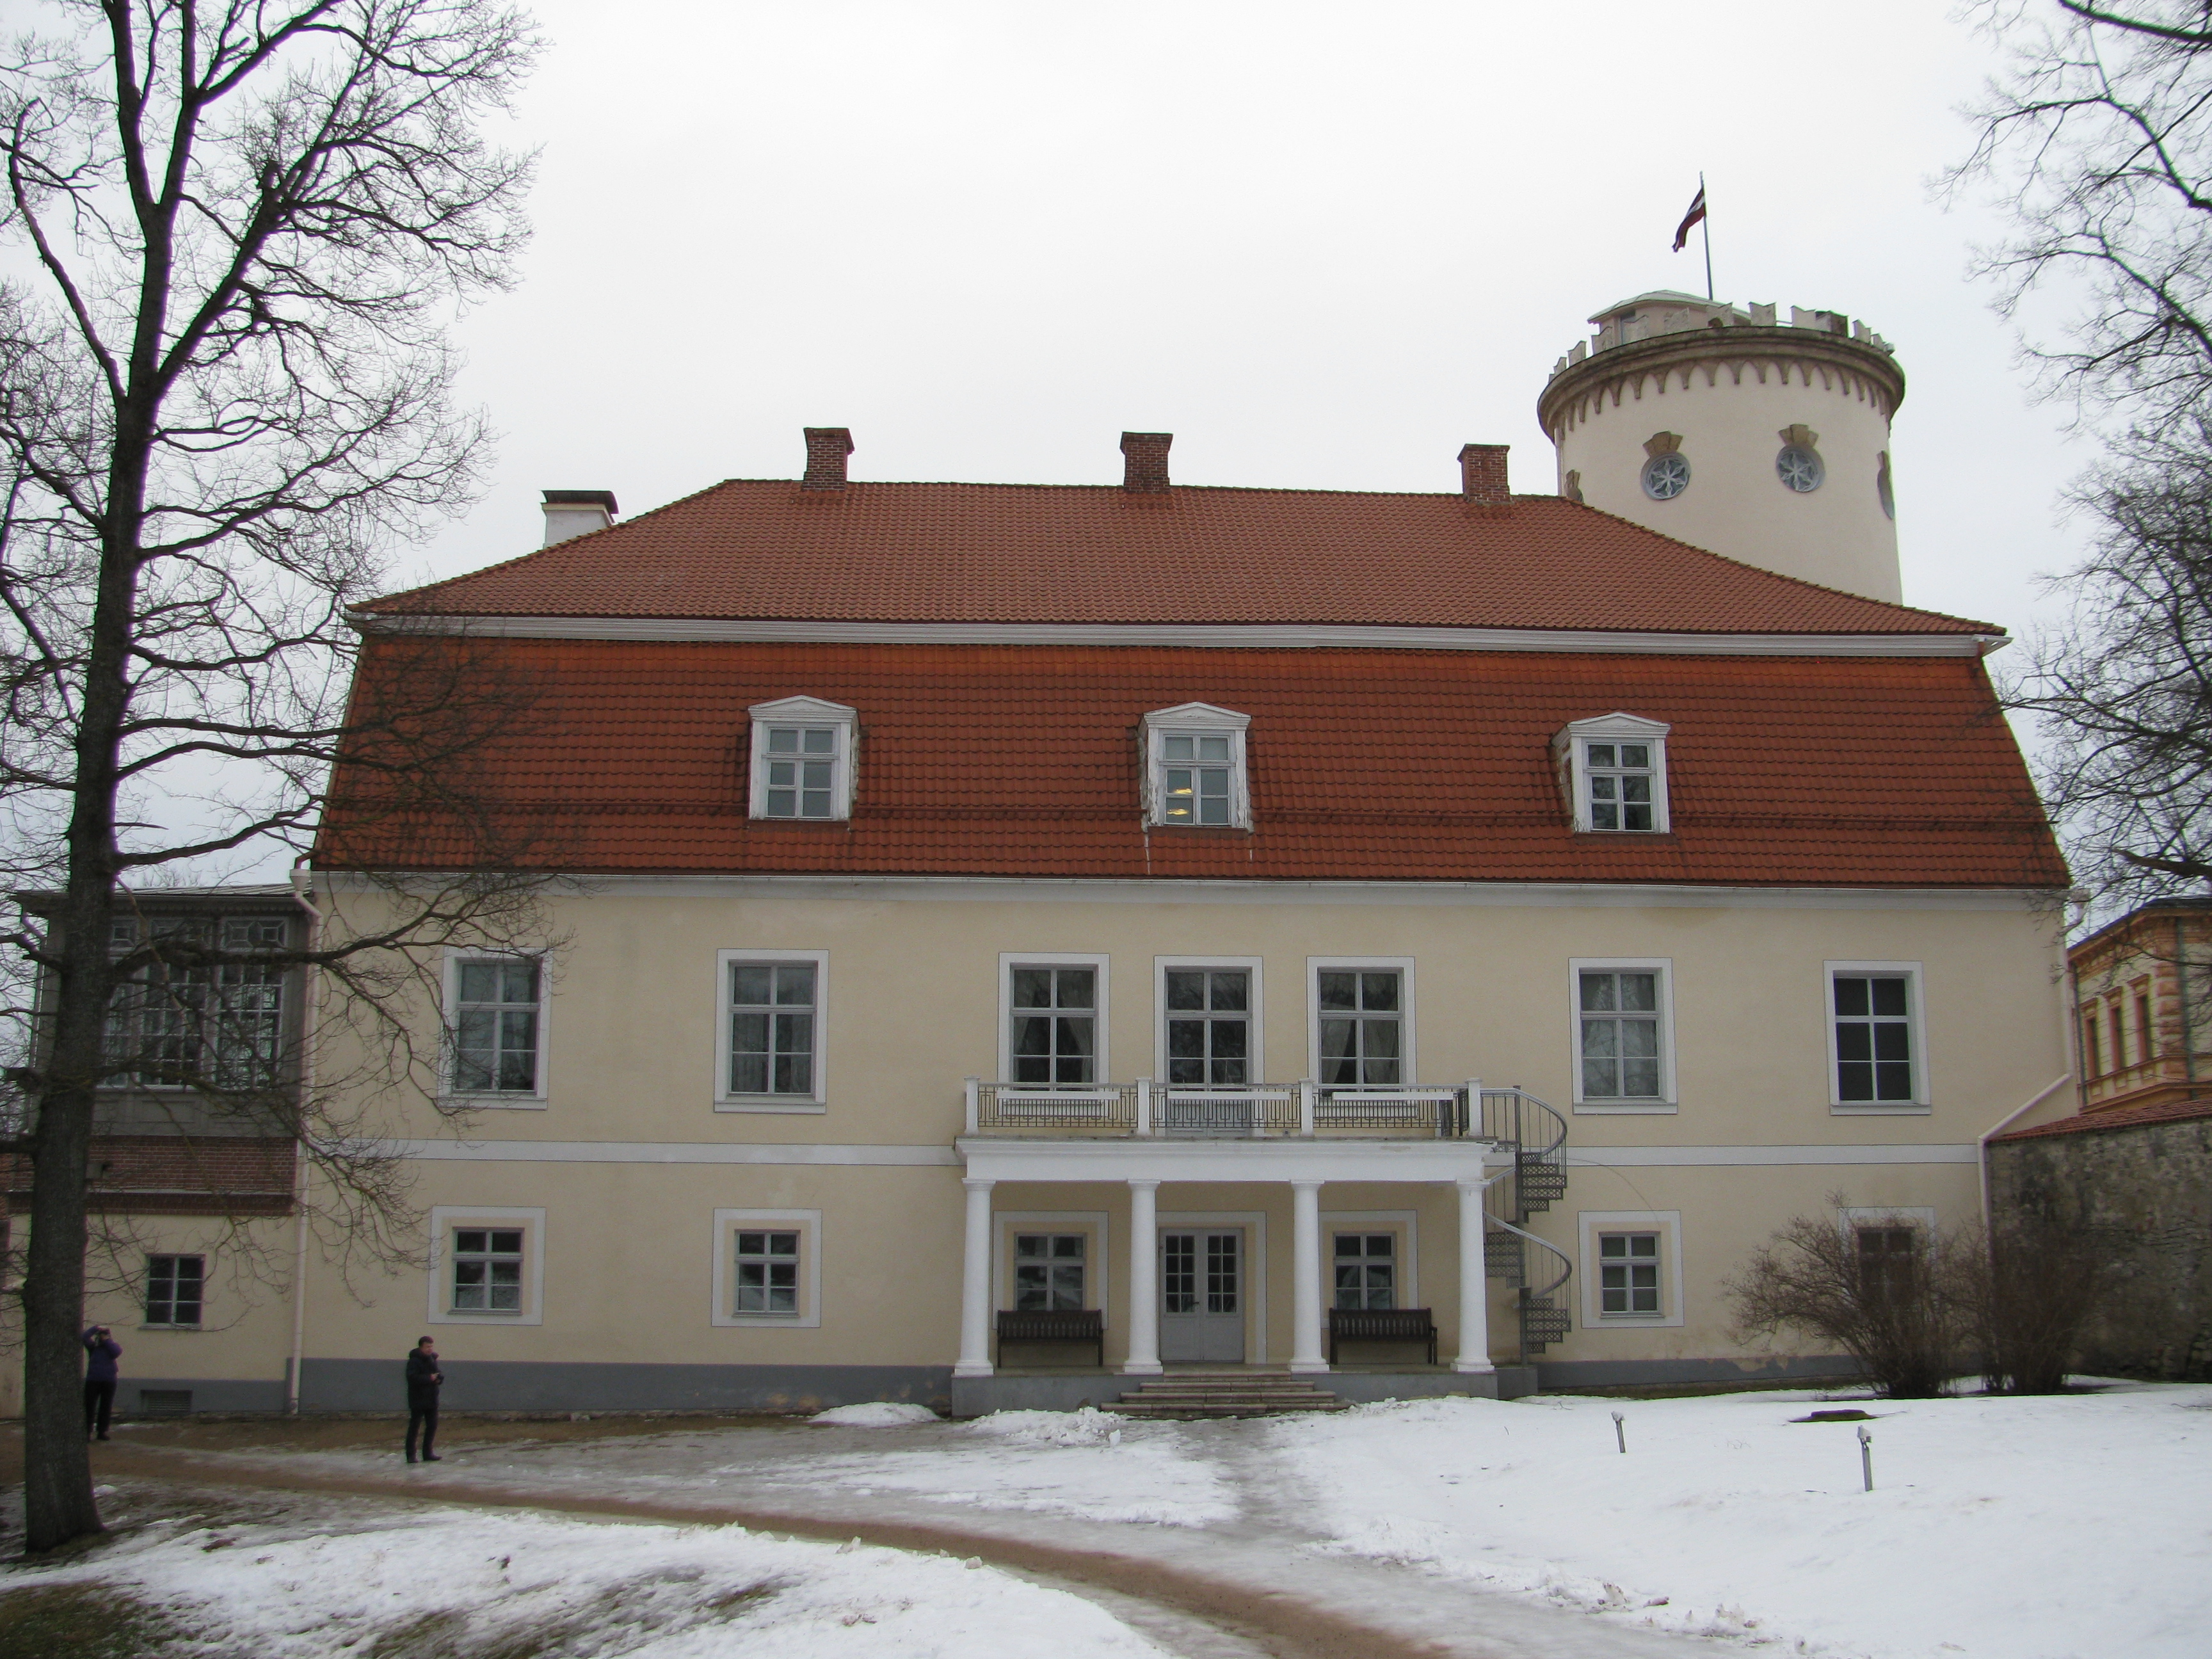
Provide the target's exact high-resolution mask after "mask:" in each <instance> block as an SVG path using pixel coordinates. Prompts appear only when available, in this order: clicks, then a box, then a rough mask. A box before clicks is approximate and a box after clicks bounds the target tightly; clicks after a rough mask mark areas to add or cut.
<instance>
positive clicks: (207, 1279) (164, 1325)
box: [138, 1249, 215, 1331]
mask: <svg viewBox="0 0 2212 1659" xmlns="http://www.w3.org/2000/svg"><path fill="white" fill-rule="evenodd" d="M157 1256H162V1257H167V1259H168V1260H169V1261H184V1260H185V1259H186V1258H187V1257H191V1258H196V1259H197V1261H198V1262H199V1264H200V1316H199V1317H198V1318H197V1319H195V1320H193V1321H192V1322H191V1324H189V1325H187V1324H185V1322H183V1321H181V1320H176V1319H165V1320H161V1321H159V1322H156V1321H155V1320H153V1319H151V1318H149V1317H148V1315H149V1313H150V1312H151V1304H152V1303H153V1299H154V1261H155V1257H157ZM145 1257H146V1285H145V1289H144V1291H143V1292H142V1293H141V1294H140V1296H139V1297H138V1328H139V1329H140V1330H142V1331H200V1330H205V1329H207V1328H208V1319H207V1304H208V1289H209V1286H210V1284H211V1283H212V1282H213V1280H214V1278H215V1274H214V1272H213V1271H212V1267H211V1265H210V1264H211V1263H212V1262H213V1261H214V1259H215V1252H214V1251H212V1250H207V1249H198V1250H184V1249H168V1250H148V1251H146V1252H145ZM175 1282H176V1281H175V1280H174V1279H171V1280H170V1284H171V1286H172V1291H173V1287H174V1285H175ZM169 1305H170V1307H171V1308H174V1307H175V1306H176V1297H175V1296H174V1294H172V1295H171V1297H170V1298H169Z"/></svg>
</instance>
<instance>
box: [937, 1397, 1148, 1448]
mask: <svg viewBox="0 0 2212 1659" xmlns="http://www.w3.org/2000/svg"><path fill="white" fill-rule="evenodd" d="M1128 1420H1129V1419H1127V1418H1126V1417H1123V1416H1122V1415H1121V1413H1118V1412H1102V1411H1100V1410H1099V1409H1098V1408H1097V1407H1096V1406H1083V1407H1078V1408H1077V1409H1076V1410H1074V1411H1072V1412H993V1413H991V1414H990V1415H989V1416H987V1417H979V1418H977V1419H975V1421H974V1422H972V1423H970V1424H969V1425H968V1428H969V1431H970V1432H971V1433H975V1434H993V1435H998V1436H1000V1437H1002V1438H1004V1439H1006V1440H1008V1441H1011V1442H1013V1443H1016V1444H1018V1445H1024V1446H1118V1445H1120V1444H1121V1430H1122V1428H1123V1427H1124V1425H1127V1422H1128Z"/></svg>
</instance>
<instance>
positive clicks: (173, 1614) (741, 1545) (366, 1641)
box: [0, 1510, 1160, 1659]
mask: <svg viewBox="0 0 2212 1659" xmlns="http://www.w3.org/2000/svg"><path fill="white" fill-rule="evenodd" d="M70 1584H96V1585H99V1586H101V1587H102V1593H103V1594H107V1593H111V1592H112V1590H114V1589H120V1590H122V1591H124V1592H125V1593H126V1594H128V1595H131V1596H132V1597H134V1598H135V1599H137V1601H140V1602H143V1603H145V1604H148V1605H150V1606H152V1607H155V1608H156V1609H158V1610H159V1611H160V1612H161V1613H163V1614H166V1615H167V1617H168V1619H169V1620H172V1621H173V1623H174V1625H176V1626H181V1627H182V1628H183V1630H185V1631H186V1632H190V1633H191V1636H192V1637H194V1638H198V1640H199V1641H201V1642H204V1643H206V1644H210V1645H209V1646H208V1647H204V1648H200V1649H198V1650H199V1651H201V1652H212V1653H216V1654H223V1655H231V1654H236V1655H241V1656H242V1655H252V1656H256V1659H259V1656H270V1655H281V1656H283V1659H348V1656H352V1655H356V1654H362V1653H376V1654H386V1653H430V1652H435V1653H457V1652H459V1653H492V1652H496V1653H524V1652H527V1653H531V1654H538V1653H567V1654H621V1655H624V1656H634V1659H693V1656H702V1659H703V1656H708V1655H726V1654H729V1653H732V1652H742V1653H744V1655H745V1656H746V1659H848V1656H850V1659H879V1656H890V1655H896V1656H899V1659H907V1656H938V1655H944V1656H947V1659H951V1656H956V1655H957V1656H960V1659H973V1656H975V1655H979V1654H994V1655H995V1654H1022V1653H1047V1652H1049V1653H1052V1654H1054V1655H1056V1656H1058V1655H1067V1656H1080V1659H1159V1656H1160V1650H1159V1649H1158V1648H1157V1647H1155V1646H1153V1645H1152V1644H1151V1643H1150V1642H1147V1641H1146V1640H1145V1639H1144V1638H1142V1637H1139V1635H1137V1634H1136V1633H1135V1632H1133V1631H1130V1630H1129V1629H1127V1627H1125V1626H1122V1625H1121V1623H1119V1622H1118V1621H1117V1620H1115V1619H1114V1618H1113V1617H1112V1616H1111V1615H1109V1614H1108V1613H1104V1612H1103V1611H1101V1610H1100V1609H1099V1608H1097V1607H1093V1606H1091V1604H1090V1603H1089V1602H1087V1601H1079V1600H1078V1599H1077V1598H1076V1597H1074V1596H1073V1595H1066V1594H1064V1593H1062V1592H1060V1591H1057V1590H1052V1589H1040V1588H1038V1587H1036V1586H1035V1585H1031V1584H1027V1583H1021V1582H1019V1581H1018V1580H1017V1579H1014V1578H1012V1577H1007V1576H1006V1574H1004V1573H1001V1572H999V1571H994V1570H993V1569H991V1568H989V1567H986V1566H983V1565H981V1563H980V1562H975V1563H972V1564H971V1563H967V1562H963V1561H961V1560H958V1559H952V1558H950V1557H942V1556H931V1555H919V1554H915V1553H909V1552H907V1551H902V1550H889V1549H872V1548H869V1547H866V1546H865V1545H862V1546H851V1545H848V1546H842V1547H841V1546H836V1545H830V1544H818V1543H809V1542H803V1541H798V1540H793V1539H783V1538H776V1537H773V1536H769V1535H766V1534H759V1533H750V1532H748V1531H747V1530H746V1529H745V1528H743V1527H681V1528H679V1527H661V1526H632V1525H595V1524H592V1523H589V1522H573V1521H557V1520H547V1519H541V1518H536V1517H518V1516H513V1515H508V1514H497V1515H486V1514H481V1513H474V1512H470V1511H465V1510H464V1511H451V1510H447V1511H439V1510H433V1511H429V1512H427V1513H397V1514H386V1515H383V1516H373V1517H371V1518H366V1519H362V1520H356V1521H351V1522H347V1523H344V1524H341V1525H339V1526H337V1527H334V1528H314V1527H303V1526H301V1525H300V1524H298V1523H296V1522H295V1523H289V1524H268V1523H262V1524H245V1525H241V1524H237V1523H231V1524H217V1525H214V1526H207V1525H201V1524H196V1523H195V1522H194V1521H192V1520H191V1519H185V1520H181V1521H164V1522H155V1523H153V1524H151V1525H149V1526H146V1527H143V1528H137V1529H135V1530H131V1531H126V1532H125V1534H123V1535H122V1536H121V1537H119V1538H118V1539H117V1540H116V1541H114V1542H113V1543H112V1544H111V1545H109V1546H108V1547H105V1548H103V1549H100V1550H98V1551H96V1552H94V1553H93V1554H92V1555H90V1556H89V1557H88V1558H87V1559H83V1560H82V1561H80V1562H78V1563H76V1564H74V1565H70V1566H68V1567H64V1568H59V1569H53V1570H39V1569H21V1568H19V1569H15V1570H13V1571H6V1572H4V1573H0V1591H10V1590H18V1589H31V1588H33V1587H48V1586H64V1585H70Z"/></svg>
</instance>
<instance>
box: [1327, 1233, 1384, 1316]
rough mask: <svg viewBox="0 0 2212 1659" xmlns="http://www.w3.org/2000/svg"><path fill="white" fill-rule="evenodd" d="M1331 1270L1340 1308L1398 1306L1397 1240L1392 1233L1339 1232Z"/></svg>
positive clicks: (1335, 1240) (1331, 1257)
mask: <svg viewBox="0 0 2212 1659" xmlns="http://www.w3.org/2000/svg"><path fill="white" fill-rule="evenodd" d="M1329 1265H1330V1267H1331V1269H1332V1271H1333V1272H1334V1275H1335V1281H1336V1282H1335V1290H1336V1301H1335V1304H1334V1305H1335V1306H1337V1307H1339V1308H1346V1309H1362V1308H1383V1309H1389V1308H1395V1307H1396V1306H1397V1305H1398V1238H1397V1235H1396V1234H1395V1233H1339V1234H1337V1235H1336V1237H1335V1239H1334V1249H1333V1251H1332V1252H1331V1255H1330V1264H1329Z"/></svg>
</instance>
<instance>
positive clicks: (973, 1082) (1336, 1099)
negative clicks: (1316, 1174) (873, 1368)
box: [966, 1078, 1558, 1146]
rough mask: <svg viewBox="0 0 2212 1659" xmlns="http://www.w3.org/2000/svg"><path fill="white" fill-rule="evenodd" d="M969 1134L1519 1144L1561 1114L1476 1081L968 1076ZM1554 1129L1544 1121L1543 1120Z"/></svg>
mask: <svg viewBox="0 0 2212 1659" xmlns="http://www.w3.org/2000/svg"><path fill="white" fill-rule="evenodd" d="M966 1086H967V1126H968V1133H969V1134H971V1135H1021V1136H1029V1135H1036V1136H1056V1137H1061V1138H1069V1139H1125V1138H1131V1137H1142V1138H1146V1139H1194V1140H1248V1139H1249V1140H1263V1139H1290V1138H1294V1137H1302V1138H1306V1139H1328V1138H1331V1137H1336V1138H1345V1139H1363V1140H1376V1139H1432V1140H1489V1141H1495V1142H1498V1143H1501V1144H1505V1145H1511V1146H1526V1145H1528V1144H1529V1143H1530V1142H1531V1141H1532V1140H1545V1139H1549V1136H1548V1134H1547V1133H1545V1132H1544V1130H1540V1129H1539V1127H1538V1125H1537V1124H1536V1122H1535V1121H1534V1119H1535V1117H1536V1116H1537V1115H1539V1114H1541V1115H1542V1117H1543V1118H1544V1119H1546V1120H1547V1125H1546V1126H1545V1127H1546V1128H1548V1121H1549V1120H1556V1118H1557V1116H1558V1115H1557V1114H1556V1113H1554V1112H1553V1111H1552V1110H1551V1109H1550V1108H1549V1107H1547V1106H1545V1105H1544V1104H1543V1103H1541V1102H1540V1101H1537V1100H1536V1099H1535V1097H1534V1096H1530V1095H1525V1094H1523V1093H1522V1091H1520V1090H1518V1089H1486V1088H1484V1087H1483V1086H1482V1085H1481V1084H1480V1083H1467V1084H1462V1085H1443V1086H1434V1087H1431V1086H1428V1085H1420V1086H1408V1087H1405V1088H1365V1089H1333V1088H1327V1087H1324V1086H1322V1085H1319V1084H1316V1083H1313V1082H1310V1081H1308V1082H1301V1083H1293V1084H1278V1085H1262V1086H1254V1087H1249V1088H1200V1087H1186V1086H1183V1085H1163V1084H1157V1083H1154V1082H1153V1081H1152V1079H1150V1078H1139V1079H1137V1080H1136V1081H1135V1082H1134V1083H1107V1084H1098V1085H1073V1084H1029V1083H985V1082H982V1081H981V1080H979V1079H975V1078H969V1079H968V1080H967V1085H966Z"/></svg>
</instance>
